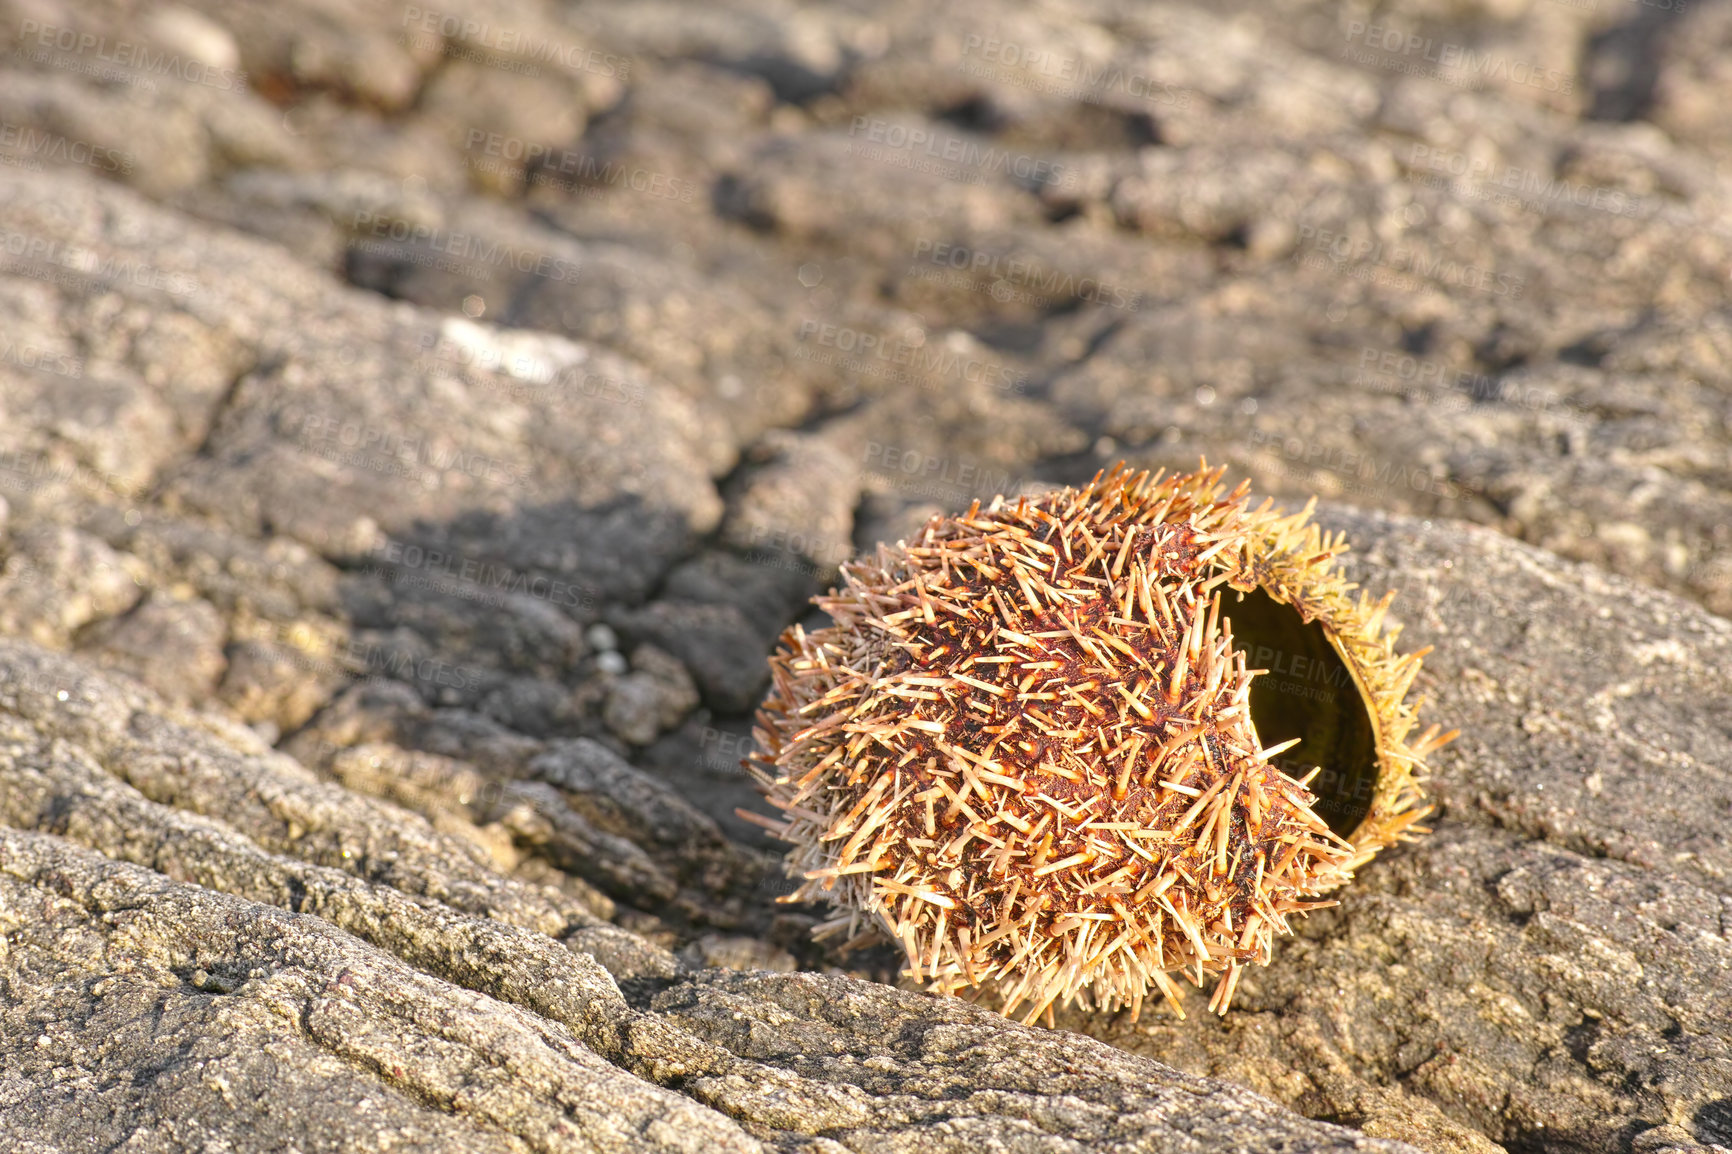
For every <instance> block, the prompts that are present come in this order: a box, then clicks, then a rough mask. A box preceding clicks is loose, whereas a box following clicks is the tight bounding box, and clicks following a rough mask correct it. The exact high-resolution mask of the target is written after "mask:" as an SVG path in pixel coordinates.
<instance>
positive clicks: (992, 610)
mask: <svg viewBox="0 0 1732 1154" xmlns="http://www.w3.org/2000/svg"><path fill="white" fill-rule="evenodd" d="M1222 472H1223V471H1222V470H1215V471H1212V472H1211V471H1207V470H1205V471H1202V472H1198V473H1193V474H1188V475H1183V476H1176V477H1172V478H1169V479H1167V480H1164V481H1163V480H1161V479H1160V477H1159V476H1158V475H1157V476H1155V477H1151V476H1149V475H1148V474H1147V473H1139V474H1131V473H1127V472H1125V471H1123V470H1114V471H1113V472H1111V473H1109V474H1105V475H1102V476H1097V477H1096V478H1095V480H1094V481H1093V482H1092V483H1091V484H1089V485H1088V486H1087V487H1085V488H1083V489H1081V490H1080V491H1079V490H1075V489H1064V490H1060V491H1058V492H1054V493H1050V494H1048V495H1046V496H1044V497H1041V498H1039V499H1036V500H1029V499H1026V498H1025V499H1019V500H1016V501H1007V500H1005V499H1003V498H1000V499H998V500H995V501H994V502H993V503H992V505H991V506H990V507H989V508H986V509H982V508H981V507H980V505H979V503H978V502H976V503H975V505H974V507H972V508H970V509H969V511H968V512H967V513H966V514H963V515H961V516H956V517H934V518H933V519H932V520H931V521H930V522H928V524H927V525H926V527H925V529H924V530H923V531H922V532H921V533H920V534H919V535H918V537H917V538H916V539H914V540H913V541H910V542H906V543H903V544H899V545H897V546H895V547H889V546H883V545H881V546H879V548H878V552H877V556H876V557H874V558H869V559H863V560H860V561H856V562H853V563H851V564H849V565H847V566H845V567H844V576H845V587H844V588H842V589H840V590H836V591H832V593H831V594H830V595H828V596H826V597H822V598H819V599H817V603H818V604H819V605H820V606H821V607H822V608H823V609H824V610H826V611H827V612H828V613H829V614H830V616H831V617H832V619H833V620H834V625H832V626H831V627H829V628H826V629H823V630H820V631H817V632H814V633H810V634H808V633H806V632H804V631H803V630H802V629H800V628H799V627H798V626H796V627H795V628H793V629H790V630H789V631H788V632H787V633H785V634H784V635H783V638H782V645H781V648H780V649H779V650H778V652H777V654H776V655H775V656H774V657H773V658H771V662H770V665H771V670H772V675H773V688H772V689H771V692H770V694H769V697H768V698H767V700H766V701H765V702H764V705H763V708H762V709H761V710H760V711H759V714H758V729H757V744H758V748H759V750H760V751H761V752H759V753H758V754H756V755H755V756H754V758H753V760H752V763H751V764H752V769H753V772H754V775H755V776H756V777H757V780H758V782H759V784H760V786H761V788H762V789H763V790H764V792H765V794H766V796H767V798H768V800H769V801H770V803H771V804H772V805H773V806H775V807H776V808H777V809H778V810H780V811H781V814H782V820H780V821H772V820H770V819H768V818H758V819H757V820H759V821H760V823H761V824H764V825H765V826H767V827H768V828H770V829H771V830H772V831H773V832H775V833H776V834H777V835H778V836H779V837H781V838H783V839H785V840H787V841H789V842H791V843H793V848H792V849H791V850H790V851H789V853H788V860H787V868H788V871H789V873H790V875H791V876H794V877H797V878H799V879H801V881H802V884H801V886H800V887H799V889H798V890H797V891H796V892H795V893H794V894H792V895H790V898H789V899H786V900H795V901H803V900H814V899H827V900H828V901H830V902H832V903H833V904H834V905H835V906H837V907H838V914H837V916H835V917H834V918H831V919H830V920H828V921H826V922H824V923H823V924H821V925H820V926H819V927H818V929H817V931H816V933H817V934H818V935H819V936H829V935H836V934H841V933H847V934H849V935H850V940H854V939H856V938H860V937H862V936H863V935H864V934H865V933H866V932H868V931H870V930H871V929H873V928H874V926H875V925H876V926H881V927H882V928H883V929H885V930H887V931H888V932H889V933H890V934H891V935H893V936H894V937H895V938H896V939H897V940H899V941H900V942H901V943H902V946H903V948H904V950H905V951H906V954H907V962H908V969H909V972H910V973H911V974H912V976H913V977H914V978H915V979H916V980H917V981H925V982H928V983H929V986H930V988H931V989H933V990H934V991H936V992H941V993H955V992H957V991H959V990H963V989H966V988H969V987H975V986H984V985H989V984H990V985H993V986H996V988H997V990H998V992H999V994H1000V995H1001V996H1002V998H1003V1000H1004V1007H1003V1008H1004V1012H1005V1013H1006V1014H1011V1013H1014V1012H1015V1011H1016V1010H1017V1009H1018V1008H1020V1007H1023V1006H1027V1007H1028V1010H1027V1013H1026V1015H1025V1020H1026V1021H1033V1020H1034V1019H1035V1018H1036V1017H1038V1016H1040V1015H1041V1014H1042V1013H1043V1012H1047V1011H1049V1009H1050V1007H1051V1006H1053V1005H1054V1004H1055V1002H1061V1001H1062V1002H1063V1003H1070V1002H1078V1003H1081V1004H1082V1005H1084V1006H1085V1007H1086V1006H1088V1005H1090V1003H1091V1000H1092V1002H1093V1004H1096V1005H1098V1006H1100V1007H1101V1008H1103V1009H1109V1010H1110V1009H1113V1008H1116V1007H1118V1006H1121V1005H1123V1006H1129V1007H1130V1008H1131V1009H1132V1011H1133V1013H1135V1012H1137V1011H1140V1008H1141V1004H1142V1001H1143V999H1144V997H1145V996H1146V995H1147V994H1148V993H1149V991H1150V989H1151V988H1154V989H1158V990H1159V991H1160V992H1161V994H1162V995H1163V996H1165V998H1166V999H1167V1000H1168V1001H1169V1002H1170V1003H1171V1004H1172V1006H1173V1007H1174V1009H1175V1010H1177V1011H1178V1012H1179V1014H1180V1015H1181V1016H1183V1009H1182V1008H1181V1007H1180V1003H1179V991H1178V988H1177V987H1176V986H1175V984H1174V983H1173V981H1172V979H1171V978H1170V977H1169V973H1170V972H1173V971H1180V972H1184V973H1186V974H1187V975H1188V976H1189V977H1190V978H1191V980H1192V981H1194V982H1195V983H1196V984H1197V985H1199V986H1201V985H1202V983H1203V980H1204V976H1205V975H1207V974H1217V975H1219V976H1220V980H1219V983H1218V984H1217V986H1216V989H1215V993H1214V997H1213V999H1212V1000H1211V1002H1210V1008H1211V1009H1214V1010H1218V1011H1220V1012H1223V1013H1224V1012H1225V1011H1226V1008H1227V1005H1228V1003H1229V1002H1230V1001H1231V999H1232V997H1233V990H1234V987H1235V985H1236V984H1237V983H1238V979H1239V974H1240V971H1241V969H1242V967H1243V966H1245V965H1246V964H1248V963H1252V962H1261V963H1267V962H1268V961H1269V957H1270V953H1271V950H1272V948H1273V938H1274V935H1275V934H1276V933H1286V932H1288V931H1289V927H1288V921H1287V919H1288V917H1289V916H1290V915H1292V914H1294V913H1298V912H1301V911H1304V910H1308V909H1314V908H1316V907H1317V906H1319V905H1329V904H1333V903H1330V902H1318V901H1316V900H1314V899H1316V898H1317V897H1318V896H1319V895H1321V894H1323V893H1325V892H1327V891H1329V890H1331V889H1333V888H1335V887H1337V886H1340V885H1342V884H1343V883H1344V882H1346V881H1348V880H1350V878H1351V877H1352V873H1353V870H1355V869H1356V868H1358V867H1359V866H1360V865H1362V864H1363V863H1365V862H1366V861H1368V860H1370V858H1371V857H1372V856H1373V855H1375V854H1376V853H1377V851H1378V850H1379V849H1381V848H1383V847H1384V846H1387V845H1389V844H1391V843H1392V842H1394V841H1396V840H1398V839H1399V838H1401V837H1402V836H1404V835H1405V834H1407V833H1409V832H1411V831H1413V830H1414V828H1415V827H1414V823H1415V822H1416V821H1417V820H1418V819H1419V818H1421V817H1423V816H1424V814H1425V813H1426V812H1428V810H1427V808H1426V807H1424V806H1423V805H1422V800H1423V799H1422V795H1421V792H1420V789H1419V785H1418V781H1417V778H1416V771H1418V770H1421V769H1423V764H1422V761H1421V758H1422V757H1423V755H1424V754H1425V753H1426V752H1428V751H1429V750H1431V749H1433V748H1436V746H1438V745H1441V744H1442V743H1443V742H1444V741H1447V740H1448V739H1449V736H1453V735H1446V736H1443V737H1439V736H1438V735H1437V727H1436V726H1433V727H1432V728H1431V729H1429V730H1428V731H1426V733H1425V734H1424V735H1422V736H1421V737H1420V738H1419V739H1418V740H1416V741H1414V742H1412V743H1409V742H1408V741H1407V737H1408V734H1409V733H1410V731H1411V730H1412V728H1413V726H1414V724H1415V717H1414V709H1413V708H1412V707H1410V706H1409V705H1407V704H1406V702H1405V698H1406V695H1407V691H1408V688H1409V686H1410V685H1411V684H1412V681H1413V678H1414V675H1415V674H1416V673H1417V671H1418V667H1419V658H1420V657H1421V656H1422V655H1423V653H1416V654H1410V655H1407V656H1405V657H1398V656H1397V655H1396V654H1395V652H1394V648H1393V644H1392V642H1393V635H1394V630H1388V631H1385V630H1383V629H1382V620H1383V616H1384V610H1385V609H1386V607H1387V606H1388V603H1389V598H1388V597H1385V598H1384V599H1383V601H1382V602H1380V603H1377V604H1375V605H1373V604H1371V603H1370V602H1369V601H1368V600H1367V599H1366V598H1365V597H1364V596H1363V595H1362V596H1361V597H1360V598H1358V599H1357V600H1353V599H1351V598H1349V597H1348V596H1347V593H1348V590H1350V589H1351V588H1353V587H1352V586H1350V585H1348V584H1347V583H1345V582H1344V581H1343V580H1342V579H1341V577H1340V576H1339V575H1338V574H1337V573H1335V572H1334V571H1333V564H1334V558H1335V557H1336V555H1337V554H1339V553H1340V552H1341V551H1342V550H1343V549H1344V548H1345V545H1344V543H1343V542H1342V541H1340V540H1339V539H1331V538H1330V537H1328V536H1327V535H1324V534H1322V533H1321V532H1320V531H1319V529H1318V527H1317V526H1315V525H1307V524H1306V522H1307V521H1308V519H1309V516H1310V511H1311V507H1310V506H1307V507H1306V509H1305V510H1304V511H1302V512H1300V513H1298V514H1295V515H1291V516H1289V515H1285V514H1283V513H1281V512H1280V511H1278V510H1272V509H1271V508H1270V507H1269V503H1268V502H1264V504H1263V506H1262V507H1260V508H1258V509H1256V510H1250V509H1248V508H1247V507H1246V497H1245V486H1244V485H1241V486H1240V487H1239V488H1238V489H1235V490H1234V491H1233V492H1232V493H1230V494H1226V495H1225V496H1223V495H1222V491H1221V490H1222V485H1221V475H1222ZM1223 594H1225V597H1223ZM1236 625H1237V626H1238V627H1239V628H1238V629H1237V630H1235V626H1236ZM1235 632H1237V633H1238V634H1239V636H1237V637H1235ZM1380 633H1381V634H1382V636H1381V637H1380V636H1379V635H1380ZM1247 654H1250V656H1251V659H1252V661H1254V662H1258V661H1268V662H1269V663H1270V672H1268V673H1267V674H1266V675H1263V676H1258V674H1260V673H1263V671H1262V670H1260V669H1258V668H1256V666H1255V665H1252V666H1249V667H1248V665H1247ZM1271 730H1273V731H1274V732H1273V733H1272V732H1271ZM1260 731H1261V732H1260ZM1276 737H1279V738H1282V739H1283V740H1280V741H1279V742H1278V743H1275V744H1270V745H1265V744H1264V740H1265V739H1270V740H1273V739H1274V738H1276ZM1284 753H1285V754H1286V756H1284V757H1283V756H1281V755H1282V754H1284ZM1278 758H1279V760H1277V759H1278ZM1313 764H1314V765H1315V766H1316V768H1315V769H1313V770H1312V771H1311V773H1310V774H1309V775H1306V776H1305V777H1304V780H1303V781H1301V780H1299V779H1297V778H1295V777H1292V776H1288V774H1287V773H1285V772H1283V766H1286V767H1290V768H1295V772H1298V773H1303V770H1299V769H1297V768H1296V767H1297V766H1298V765H1313ZM1323 773H1327V774H1329V779H1328V782H1327V785H1328V788H1327V789H1326V790H1325V789H1322V787H1319V788H1320V792H1321V793H1322V794H1323V795H1324V796H1323V797H1322V798H1321V800H1320V797H1319V795H1318V794H1313V793H1312V792H1311V791H1310V790H1309V789H1307V784H1316V779H1317V777H1318V775H1319V774H1323ZM1326 817H1327V818H1328V820H1325V818H1326ZM1049 1016H1050V1015H1049Z"/></svg>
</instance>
